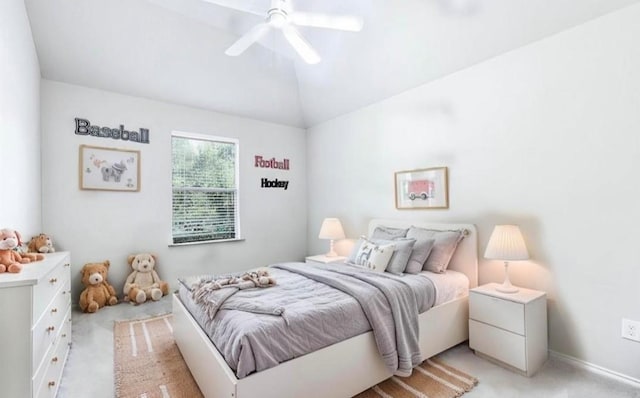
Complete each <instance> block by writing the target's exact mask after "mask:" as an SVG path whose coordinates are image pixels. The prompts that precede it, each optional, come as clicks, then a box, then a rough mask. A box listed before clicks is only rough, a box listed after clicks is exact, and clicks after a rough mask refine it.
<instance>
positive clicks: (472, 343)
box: [469, 319, 527, 371]
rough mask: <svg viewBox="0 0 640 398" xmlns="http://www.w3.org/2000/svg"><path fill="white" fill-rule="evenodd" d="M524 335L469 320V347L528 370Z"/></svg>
mask: <svg viewBox="0 0 640 398" xmlns="http://www.w3.org/2000/svg"><path fill="white" fill-rule="evenodd" d="M525 343H526V342H525V338H524V336H521V335H518V334H515V333H511V332H508V331H506V330H502V329H499V328H496V327H493V326H490V325H487V324H484V323H481V322H477V321H474V320H472V319H470V320H469V347H470V348H471V349H473V350H476V351H479V352H481V353H483V354H485V355H488V356H490V357H492V358H495V359H498V360H500V361H502V362H504V363H506V364H509V365H511V366H513V367H515V368H518V369H520V370H522V371H526V370H527V356H526V351H525V350H526V348H525V347H526V345H525Z"/></svg>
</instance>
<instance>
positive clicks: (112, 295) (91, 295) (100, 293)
mask: <svg viewBox="0 0 640 398" xmlns="http://www.w3.org/2000/svg"><path fill="white" fill-rule="evenodd" d="M110 265H111V263H110V262H109V260H105V261H104V262H102V263H87V264H85V265H84V266H83V267H82V271H80V273H81V274H82V284H83V285H84V286H85V288H84V290H83V291H82V293H81V294H80V309H82V311H84V312H90V313H93V312H96V311H98V309H100V308H102V307H104V306H105V305H115V304H117V303H118V297H117V296H116V290H115V289H114V288H113V286H111V285H110V284H109V282H108V281H107V273H108V272H109V266H110Z"/></svg>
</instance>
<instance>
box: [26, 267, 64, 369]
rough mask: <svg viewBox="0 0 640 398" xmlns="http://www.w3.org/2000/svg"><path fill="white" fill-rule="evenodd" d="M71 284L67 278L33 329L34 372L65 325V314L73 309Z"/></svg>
mask: <svg viewBox="0 0 640 398" xmlns="http://www.w3.org/2000/svg"><path fill="white" fill-rule="evenodd" d="M70 286H71V281H70V280H68V279H67V281H66V283H65V284H64V286H63V288H62V289H60V290H59V291H58V294H57V295H56V296H54V297H53V299H52V300H51V302H50V303H49V306H48V307H47V308H46V309H45V310H44V311H43V313H42V314H41V316H40V318H39V319H38V323H36V324H35V326H34V327H33V329H32V331H31V332H32V338H33V340H32V342H33V343H32V344H33V351H32V355H33V358H32V362H31V363H32V365H33V369H32V371H33V372H34V373H35V372H36V370H37V369H38V368H39V367H40V363H41V362H42V360H43V357H44V354H45V353H46V352H47V351H48V350H49V348H50V347H51V345H52V344H53V343H54V341H55V340H56V338H57V337H58V336H59V335H60V333H61V330H62V329H63V327H64V326H65V316H66V315H67V313H68V312H69V310H70V309H71V300H70V297H69V296H70V295H69V293H68V291H69V288H70Z"/></svg>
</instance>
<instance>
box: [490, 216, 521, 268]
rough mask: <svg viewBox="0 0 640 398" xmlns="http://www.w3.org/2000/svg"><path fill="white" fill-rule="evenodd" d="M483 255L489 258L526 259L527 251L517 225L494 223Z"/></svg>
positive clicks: (505, 259) (504, 259)
mask: <svg viewBox="0 0 640 398" xmlns="http://www.w3.org/2000/svg"><path fill="white" fill-rule="evenodd" d="M484 257H485V258H487V259H490V260H503V261H518V260H527V259H528V258H529V252H528V251H527V246H526V245H525V243H524V238H523V237H522V233H521V232H520V228H519V227H518V226H517V225H496V226H495V228H494V229H493V232H492V233H491V237H490V238H489V243H488V244H487V249H486V250H485V252H484Z"/></svg>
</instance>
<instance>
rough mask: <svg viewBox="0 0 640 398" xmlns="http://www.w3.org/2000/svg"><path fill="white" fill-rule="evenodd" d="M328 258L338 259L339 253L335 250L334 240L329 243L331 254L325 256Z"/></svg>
mask: <svg viewBox="0 0 640 398" xmlns="http://www.w3.org/2000/svg"><path fill="white" fill-rule="evenodd" d="M325 256H327V257H338V253H336V251H335V250H334V249H333V239H331V241H330V243H329V252H328V253H327V254H325Z"/></svg>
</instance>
